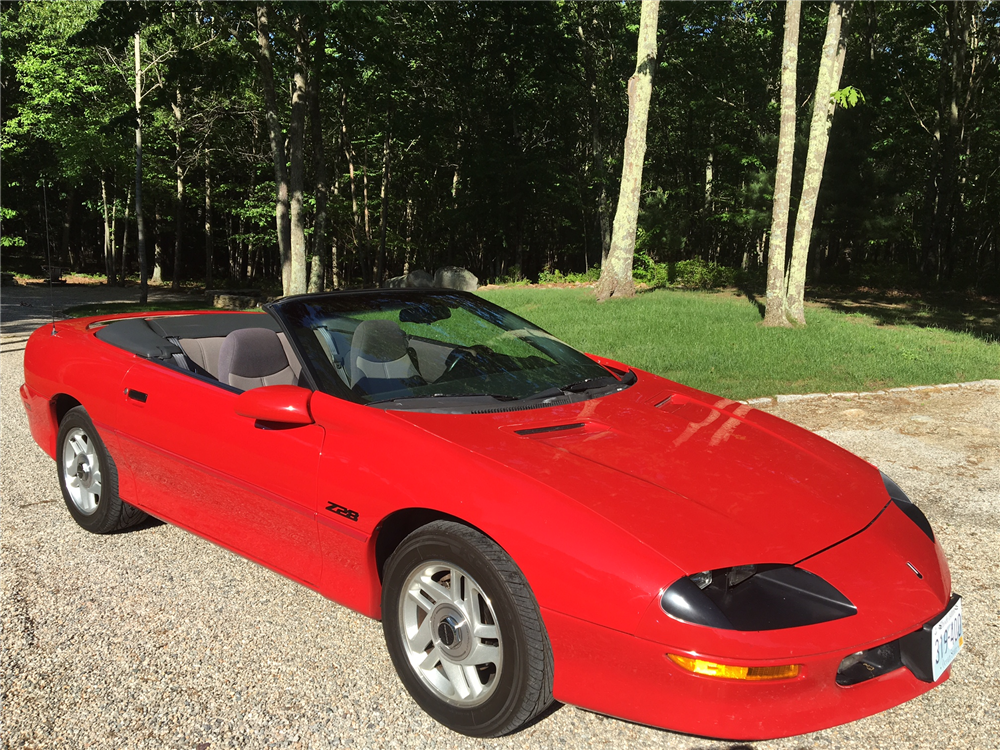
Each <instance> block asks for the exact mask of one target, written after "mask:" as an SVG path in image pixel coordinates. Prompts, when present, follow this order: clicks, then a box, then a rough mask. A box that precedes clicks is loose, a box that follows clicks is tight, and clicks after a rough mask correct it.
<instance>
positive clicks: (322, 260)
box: [309, 27, 329, 292]
mask: <svg viewBox="0 0 1000 750" xmlns="http://www.w3.org/2000/svg"><path fill="white" fill-rule="evenodd" d="M313 44H314V45H315V47H314V49H313V70H312V76H310V78H309V125H310V127H311V129H312V144H313V170H314V171H315V173H316V220H315V222H314V224H313V253H312V265H311V266H310V268H309V291H310V292H322V291H323V285H324V283H325V281H326V207H327V203H328V202H329V186H328V183H327V175H326V154H325V153H324V150H323V116H322V108H321V107H320V95H319V92H320V89H321V88H322V81H323V59H324V57H325V55H326V34H325V33H324V30H323V28H322V27H320V28H319V29H317V30H316V38H315V40H314V41H313Z"/></svg>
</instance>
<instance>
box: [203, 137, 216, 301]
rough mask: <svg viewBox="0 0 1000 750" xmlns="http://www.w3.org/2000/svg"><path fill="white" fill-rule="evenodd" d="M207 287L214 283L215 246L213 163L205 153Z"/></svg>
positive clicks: (209, 287)
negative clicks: (213, 226)
mask: <svg viewBox="0 0 1000 750" xmlns="http://www.w3.org/2000/svg"><path fill="white" fill-rule="evenodd" d="M204 219H205V289H211V288H212V285H213V283H214V281H213V273H212V271H213V270H214V268H215V247H214V244H213V242H212V165H211V162H210V161H209V158H208V154H207V153H206V154H205V216H204Z"/></svg>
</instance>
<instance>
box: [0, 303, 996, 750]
mask: <svg viewBox="0 0 1000 750" xmlns="http://www.w3.org/2000/svg"><path fill="white" fill-rule="evenodd" d="M88 294H95V293H94V292H88ZM15 301H17V300H15V299H13V298H12V297H9V296H8V290H7V289H4V291H3V305H4V308H3V313H4V325H3V330H2V347H0V349H2V353H0V368H2V382H0V415H2V451H3V463H2V471H0V555H2V571H3V573H2V581H0V585H2V589H0V591H2V615H0V618H2V619H0V624H2V633H0V645H2V648H3V651H2V657H0V658H2V664H0V668H2V675H3V682H2V691H3V694H2V699H3V704H2V710H3V717H2V719H3V728H2V732H0V734H2V745H3V747H11V748H34V747H38V748H43V747H44V748H71V749H72V750H76V749H77V748H82V747H92V748H150V749H151V750H153V749H156V750H159V749H160V748H192V750H193V749H194V748H199V749H200V750H206V749H207V748H211V749H212V750H216V749H217V748H271V747H277V748H337V747H345V746H350V747H372V748H385V747H392V748H423V747H433V748H532V749H535V748H629V749H630V750H631V749H632V748H672V749H680V748H684V749H685V750H722V749H726V750H737V749H740V750H744V749H745V748H747V747H753V748H758V749H759V750H779V749H780V750H788V749H791V748H859V749H861V748H863V749H865V750H868V749H870V748H886V749H896V748H898V749H899V750H902V749H904V748H905V749H906V750H910V749H912V748H945V747H954V748H982V749H983V750H992V749H995V748H997V747H998V746H1000V741H998V739H1000V723H998V722H1000V708H998V706H1000V677H998V675H1000V619H998V612H1000V598H998V589H997V575H998V574H997V571H998V570H1000V455H998V449H997V446H998V445H1000V432H998V425H1000V389H998V388H996V387H982V388H978V389H962V390H959V391H951V392H938V393H935V392H923V393H921V394H919V395H914V394H892V395H889V396H881V397H873V398H869V399H865V400H862V401H857V402H844V401H840V400H836V399H822V400H820V401H817V402H807V403H797V404H782V405H775V406H773V407H770V410H772V411H774V412H775V413H777V414H778V415H779V416H782V417H785V418H790V419H792V420H798V421H800V422H802V423H803V424H805V425H806V426H809V427H811V428H813V429H816V430H818V431H820V432H821V434H824V435H826V436H827V437H829V438H830V439H833V440H835V441H837V442H840V443H842V444H843V445H845V446H846V447H848V448H849V449H851V450H854V451H855V452H858V453H859V454H861V455H863V456H864V457H865V458H867V459H869V460H871V461H872V462H874V463H876V464H878V465H880V466H882V467H883V468H885V469H886V471H887V472H888V473H889V474H890V475H892V476H894V477H895V478H896V479H897V480H898V481H899V482H900V483H901V484H902V485H903V486H904V487H905V488H906V489H907V490H908V491H909V492H910V494H911V496H912V497H913V498H914V499H915V500H916V501H917V502H918V503H919V504H920V505H921V506H922V507H923V508H924V509H925V511H926V512H927V515H928V516H929V517H930V518H931V520H932V522H933V523H934V525H935V527H936V529H937V531H938V533H939V535H940V537H941V539H942V541H943V544H944V546H945V549H946V550H947V552H948V554H949V557H950V559H951V561H952V571H953V574H954V587H955V589H956V590H957V591H959V592H961V593H962V594H963V596H964V597H965V613H966V622H967V625H966V634H967V636H966V637H967V642H966V647H965V649H964V651H963V653H962V654H960V656H959V658H958V660H957V662H956V665H955V667H954V671H953V677H952V679H951V680H950V681H949V682H948V683H947V684H945V685H944V686H943V687H941V688H938V689H936V690H934V691H932V692H931V693H929V694H927V695H925V696H922V697H921V698H918V699H916V700H914V701H912V702H910V703H908V704H906V705H904V706H901V707H899V708H896V709H893V710H890V711H888V712H885V713H883V714H880V715H878V716H876V717H872V718H869V719H864V720H861V721H858V722H855V723H853V724H850V725H847V726H844V727H838V728H835V729H830V730H826V731H823V732H817V733H815V734H811V735H806V736H803V737H797V738H791V739H787V740H780V741H774V742H760V743H752V745H743V744H734V743H731V742H730V743H727V742H713V741H709V740H702V739H698V738H693V737H689V736H684V735H677V734H673V733H670V732H664V731H659V730H655V729H649V728H646V727H641V726H636V725H633V724H629V723H626V722H622V721H617V720H615V719H607V718H604V717H601V716H597V715H595V714H591V713H587V712H585V711H580V710H578V709H575V708H572V707H568V706H567V707H562V708H560V709H559V710H557V711H555V713H553V714H552V715H551V716H549V717H548V718H546V719H545V720H544V721H542V722H540V723H539V724H537V725H536V726H534V727H531V728H529V729H527V730H525V731H524V732H522V733H520V734H518V735H515V736H513V737H507V738H503V739H499V740H472V739H468V738H465V737H462V736H460V735H456V734H453V733H451V732H449V731H448V730H446V729H443V728H442V727H440V726H439V725H437V724H435V723H434V722H433V721H431V720H430V719H428V718H427V717H426V716H425V715H424V714H423V713H422V712H421V711H420V709H419V708H418V707H417V706H416V705H415V704H414V703H413V702H412V701H411V700H410V698H409V697H408V696H407V695H406V694H405V692H404V691H403V689H402V687H401V686H400V684H399V682H398V680H397V679H396V677H395V675H394V673H393V671H392V667H391V665H390V663H389V660H388V657H387V656H386V653H385V650H384V647H383V644H382V636H381V630H380V627H379V625H378V623H375V622H372V621H370V620H366V619H365V618H363V617H361V616H359V615H356V614H354V613H352V612H350V611H348V610H346V609H344V608H342V607H339V606H338V605H336V604H333V603H331V602H328V601H326V600H324V599H322V598H321V597H319V596H318V595H316V594H315V593H313V592H311V591H309V590H307V589H304V588H302V587H300V586H297V585H296V584H294V583H291V582H289V581H287V580H284V579H282V578H280V577H278V576H277V575H275V574H273V573H270V572H269V571H267V570H265V569H263V568H260V567H258V566H256V565H254V564H252V563H250V562H247V561H245V560H243V559H241V558H239V557H236V556H235V555H232V554H230V553H228V552H225V551H223V550H221V549H218V548H216V547H214V546H212V545H211V544H209V543H207V542H205V541H202V540H200V539H198V538H196V537H194V536H192V535H189V534H187V533H185V532H183V531H181V530H179V529H177V528H174V527H172V526H168V525H164V524H154V523H150V524H147V525H146V526H143V527H140V528H139V529H137V530H133V531H130V532H127V533H123V534H117V535H111V536H106V537H98V536H94V535H91V534H87V533H86V532H84V531H82V530H81V529H79V528H78V527H77V526H76V525H75V524H74V523H73V522H72V520H71V519H70V517H69V514H68V513H67V512H66V510H65V508H64V507H63V505H62V499H61V496H60V493H59V488H58V485H57V482H56V474H55V467H54V464H53V462H52V460H51V459H49V458H48V457H47V456H45V455H44V454H43V453H42V451H41V450H40V449H39V448H38V447H37V446H35V445H34V443H33V442H31V439H30V436H29V435H28V432H27V424H26V420H25V417H24V415H23V413H22V410H21V406H20V403H19V400H18V397H17V387H18V386H19V385H20V383H21V382H22V371H21V360H22V356H23V353H22V350H23V346H24V340H25V338H26V333H27V329H28V328H29V327H30V326H32V325H34V324H35V323H36V322H41V323H44V322H45V320H46V319H47V315H46V311H45V310H43V312H42V315H41V318H40V319H39V318H38V317H37V316H36V317H35V319H34V320H32V319H30V318H31V316H30V315H28V314H22V315H21V317H20V318H19V319H15V318H14V317H8V315H7V313H8V309H13V308H12V307H11V308H9V307H8V305H13V303H14V302H15ZM65 304H68V303H65ZM17 307H21V306H20V305H18V306H17ZM23 310H27V308H23V309H22V312H23ZM8 321H9V324H10V327H8ZM848 412H850V413H848ZM859 412H860V413H859ZM606 657H607V658H615V654H613V653H609V654H607V655H606ZM761 710H762V711H766V710H767V707H766V706H761Z"/></svg>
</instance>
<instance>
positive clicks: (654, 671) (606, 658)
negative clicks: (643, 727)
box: [543, 610, 950, 740]
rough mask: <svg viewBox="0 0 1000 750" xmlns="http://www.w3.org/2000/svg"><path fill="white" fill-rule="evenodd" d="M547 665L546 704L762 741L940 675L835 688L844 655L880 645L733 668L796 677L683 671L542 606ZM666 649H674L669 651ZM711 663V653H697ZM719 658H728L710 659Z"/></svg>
mask: <svg viewBox="0 0 1000 750" xmlns="http://www.w3.org/2000/svg"><path fill="white" fill-rule="evenodd" d="M543 617H544V620H545V625H546V628H547V629H548V634H549V639H550V641H551V643H552V650H553V656H554V660H555V683H554V689H553V692H554V696H555V698H556V700H559V701H562V702H564V703H570V704H572V705H575V706H579V707H581V708H585V709H589V710H592V711H597V712H599V713H604V714H609V715H611V716H616V717H619V718H622V719H627V720H629V721H635V722H638V723H640V724H648V725H650V726H655V727H661V728H663V729H670V730H674V731H678V732H685V733H688V734H694V735H699V736H704V737H717V738H721V739H727V740H763V739H774V738H777V737H788V736H792V735H798V734H805V733H808V732H815V731H818V730H820V729H826V728H828V727H833V726H837V725H839V724H845V723H847V722H850V721H854V720H856V719H860V718H863V717H865V716H871V715H873V714H876V713H879V712H880V711H884V710H886V709H888V708H892V707H893V706H897V705H899V704H901V703H905V702H906V701H908V700H910V699H912V698H915V697H917V696H918V695H921V694H922V693H925V692H927V691H928V690H930V689H932V688H933V687H935V686H936V685H940V684H941V683H943V682H944V681H945V680H947V679H948V677H949V675H950V668H949V669H948V670H946V671H945V672H944V673H943V674H942V675H941V676H940V678H939V679H938V680H937V682H924V681H922V680H919V679H917V677H915V676H914V674H913V673H912V672H911V671H910V670H909V669H908V668H906V667H902V666H901V667H900V668H897V669H893V670H891V671H889V672H887V673H885V674H882V675H880V676H878V677H876V678H874V679H870V680H867V681H864V682H860V683H858V684H855V685H851V686H848V687H844V686H841V685H838V684H837V672H838V669H839V668H840V665H841V663H842V661H843V660H844V658H845V657H847V656H849V655H850V654H851V653H854V652H855V651H863V650H865V649H868V648H874V647H875V646H877V645H881V644H862V645H860V646H858V647H857V648H854V649H851V648H846V649H840V650H837V651H832V652H827V653H821V654H813V655H810V656H799V655H793V654H789V655H788V656H786V657H785V658H782V659H766V660H757V661H753V660H747V659H740V660H737V661H736V662H735V663H737V664H739V665H742V666H754V667H768V666H779V665H781V664H789V663H796V664H801V665H802V671H801V672H800V674H799V675H798V677H794V678H792V679H787V680H775V681H773V682H740V681H736V680H725V679H719V678H715V677H706V676H702V675H696V674H692V673H691V672H687V671H685V670H683V669H681V668H680V667H678V666H677V665H675V664H674V663H673V662H672V661H671V660H670V659H669V658H668V657H667V652H668V648H667V647H665V646H664V645H663V644H660V643H656V642H654V641H649V640H646V639H643V638H638V637H636V636H632V635H628V634H626V633H620V632H617V631H613V630H609V629H607V628H604V627H601V626H598V625H593V624H592V623H588V622H585V621H583V620H578V619H576V618H573V617H569V616H567V615H562V614H560V613H556V612H552V611H546V610H543ZM673 653H677V652H676V651H673ZM706 658H716V657H706ZM717 658H718V659H719V661H723V662H725V661H729V662H730V663H734V662H733V660H731V659H730V660H727V659H726V658H724V657H721V656H720V657H717Z"/></svg>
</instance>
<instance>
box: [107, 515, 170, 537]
mask: <svg viewBox="0 0 1000 750" xmlns="http://www.w3.org/2000/svg"><path fill="white" fill-rule="evenodd" d="M166 525H167V522H166V521H161V520H160V519H159V518H153V517H152V516H149V517H148V518H147V519H146V520H145V521H143V522H142V523H137V524H136V525H135V526H129V527H128V528H127V529H118V530H117V531H112V532H111V533H110V534H109V536H114V535H117V534H137V533H139V532H140V531H146V530H148V529H155V528H157V527H159V526H166Z"/></svg>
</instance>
